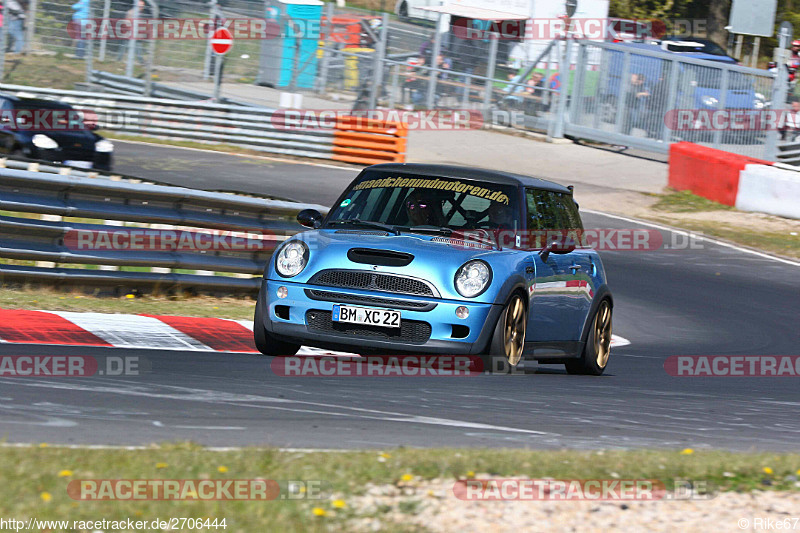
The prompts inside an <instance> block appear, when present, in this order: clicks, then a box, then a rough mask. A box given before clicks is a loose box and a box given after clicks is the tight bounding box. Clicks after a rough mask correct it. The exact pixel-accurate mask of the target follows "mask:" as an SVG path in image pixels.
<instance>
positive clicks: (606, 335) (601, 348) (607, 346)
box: [594, 302, 611, 368]
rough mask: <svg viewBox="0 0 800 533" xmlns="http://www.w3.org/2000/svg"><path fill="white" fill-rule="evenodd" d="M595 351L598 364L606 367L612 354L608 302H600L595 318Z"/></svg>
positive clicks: (609, 307)
mask: <svg viewBox="0 0 800 533" xmlns="http://www.w3.org/2000/svg"><path fill="white" fill-rule="evenodd" d="M594 353H596V354H597V366H599V367H600V368H605V367H606V365H607V364H608V357H609V355H610V354H611V306H610V305H608V302H603V303H602V304H600V309H598V310H597V315H595V318H594Z"/></svg>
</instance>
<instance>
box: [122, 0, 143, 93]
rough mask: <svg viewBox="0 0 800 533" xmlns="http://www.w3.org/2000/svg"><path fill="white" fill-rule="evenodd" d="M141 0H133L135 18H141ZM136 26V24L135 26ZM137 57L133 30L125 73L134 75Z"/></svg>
mask: <svg viewBox="0 0 800 533" xmlns="http://www.w3.org/2000/svg"><path fill="white" fill-rule="evenodd" d="M140 14H141V13H140V12H139V0H133V18H134V20H136V19H138V18H139V15H140ZM134 28H135V26H134ZM135 58H136V39H135V38H134V31H133V30H132V31H131V38H130V39H128V62H127V63H126V65H125V75H126V76H127V77H129V78H132V77H133V62H134V60H135Z"/></svg>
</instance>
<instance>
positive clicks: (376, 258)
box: [347, 248, 414, 267]
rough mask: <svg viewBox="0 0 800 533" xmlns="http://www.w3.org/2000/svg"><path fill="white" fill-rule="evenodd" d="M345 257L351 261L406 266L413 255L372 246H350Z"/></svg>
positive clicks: (412, 258)
mask: <svg viewBox="0 0 800 533" xmlns="http://www.w3.org/2000/svg"><path fill="white" fill-rule="evenodd" d="M347 258H348V259H349V260H350V261H352V262H353V263H363V264H365V265H380V266H392V267H403V266H407V265H408V264H410V263H411V261H413V260H414V256H413V255H411V254H407V253H404V252H395V251H393V250H375V249H372V248H351V249H350V250H349V251H348V252H347Z"/></svg>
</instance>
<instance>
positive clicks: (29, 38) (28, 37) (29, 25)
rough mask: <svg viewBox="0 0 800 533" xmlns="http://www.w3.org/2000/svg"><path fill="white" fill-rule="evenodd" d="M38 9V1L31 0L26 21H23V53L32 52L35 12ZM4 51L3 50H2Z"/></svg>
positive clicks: (34, 34) (34, 33)
mask: <svg viewBox="0 0 800 533" xmlns="http://www.w3.org/2000/svg"><path fill="white" fill-rule="evenodd" d="M38 9H39V0H31V3H30V5H29V6H28V19H27V20H26V21H25V51H26V52H30V51H31V50H33V38H34V37H35V36H36V12H37V11H38ZM4 50H5V48H4Z"/></svg>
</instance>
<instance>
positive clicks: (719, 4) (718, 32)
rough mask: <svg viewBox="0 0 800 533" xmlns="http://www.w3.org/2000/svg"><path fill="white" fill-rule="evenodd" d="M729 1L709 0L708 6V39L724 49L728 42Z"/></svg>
mask: <svg viewBox="0 0 800 533" xmlns="http://www.w3.org/2000/svg"><path fill="white" fill-rule="evenodd" d="M730 13H731V0H711V1H710V2H709V6H708V38H709V39H711V40H712V41H714V42H716V43H717V44H719V45H721V46H722V47H725V46H726V44H727V42H728V31H727V30H726V29H725V26H727V25H728V19H729V17H730Z"/></svg>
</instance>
